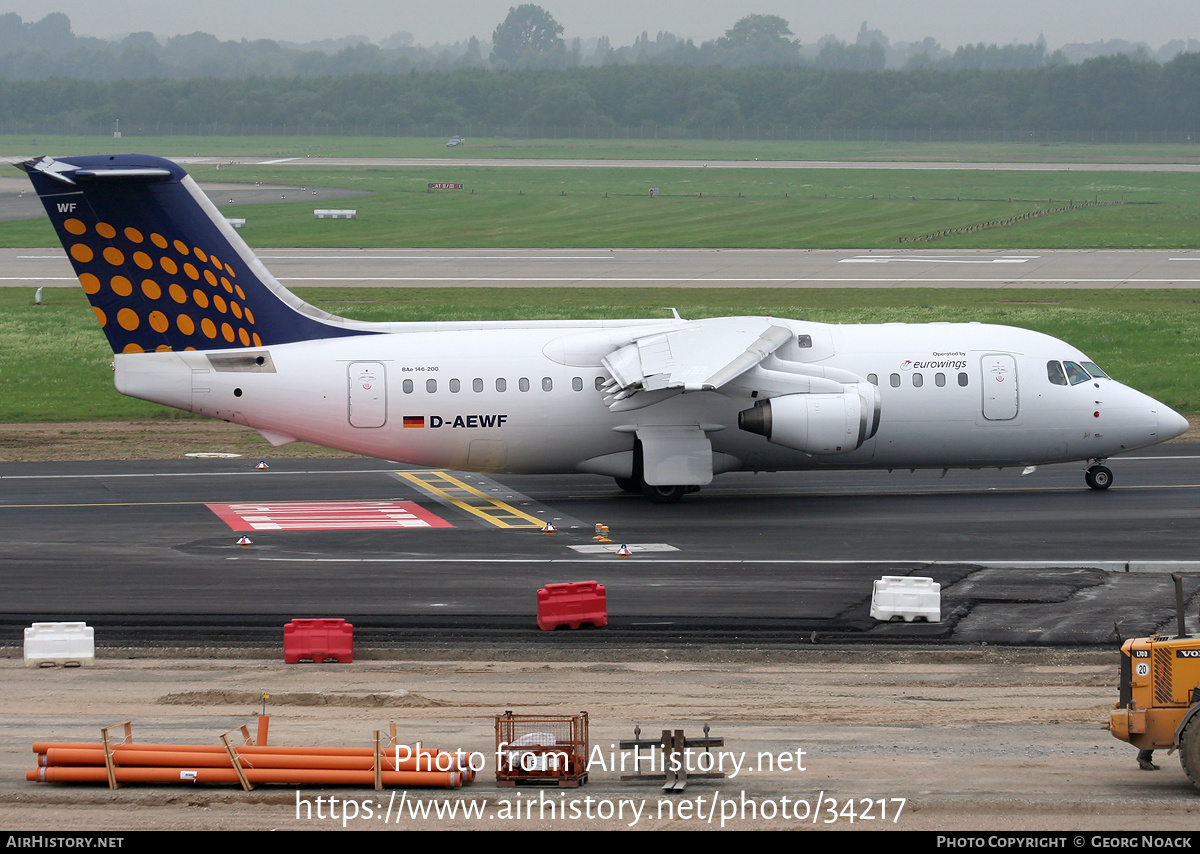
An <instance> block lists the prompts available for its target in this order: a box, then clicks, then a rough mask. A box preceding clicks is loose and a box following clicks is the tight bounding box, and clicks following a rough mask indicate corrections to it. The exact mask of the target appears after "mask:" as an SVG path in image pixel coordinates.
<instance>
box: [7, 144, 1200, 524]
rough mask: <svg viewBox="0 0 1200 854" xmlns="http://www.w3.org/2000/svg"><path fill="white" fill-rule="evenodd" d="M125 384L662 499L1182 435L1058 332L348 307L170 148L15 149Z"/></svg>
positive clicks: (434, 459) (136, 393)
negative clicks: (408, 317)
mask: <svg viewBox="0 0 1200 854" xmlns="http://www.w3.org/2000/svg"><path fill="white" fill-rule="evenodd" d="M21 165H22V167H23V168H24V169H25V170H26V172H27V173H28V174H29V177H30V179H31V180H32V181H33V185H34V187H35V188H36V190H37V192H38V195H39V196H40V197H41V198H42V201H43V203H44V204H45V207H46V210H47V212H48V213H49V214H50V219H51V221H52V222H53V223H54V227H55V229H56V230H57V232H58V235H59V237H60V238H61V239H62V242H63V246H64V248H65V249H66V251H67V254H68V256H69V257H70V258H71V262H72V264H73V265H74V267H75V271H76V273H77V274H78V276H79V280H80V283H81V284H82V285H83V289H84V291H85V292H86V293H87V295H88V298H89V299H90V300H91V303H92V306H93V309H94V311H95V312H96V316H97V318H98V319H99V321H100V325H101V326H102V327H103V329H104V332H105V334H106V335H107V336H108V339H109V342H110V343H111V345H112V348H113V351H114V353H115V354H116V356H115V359H114V361H115V365H116V386H117V390H118V391H120V392H121V393H122V394H127V395H130V396H132V397H138V398H142V399H143V400H150V401H154V402H157V403H162V404H166V405H167V406H174V407H177V408H179V409H184V410H188V411H191V412H197V413H201V414H203V415H209V416H212V417H214V418H221V419H224V420H226V421H232V422H234V423H237V424H244V425H246V426H248V427H252V428H254V429H256V430H258V431H259V432H260V433H262V435H263V436H264V437H266V439H267V440H268V441H269V442H271V443H272V444H273V445H283V444H287V443H289V442H294V441H296V440H304V441H308V442H315V443H317V444H320V445H326V446H329V447H334V448H340V449H343V450H346V451H352V452H355V453H359V454H364V455H367V456H372V457H380V458H383V459H387V460H394V461H400V462H405V463H412V464H416V465H422V466H434V467H440V468H451V469H461V470H472V471H487V472H526V473H538V472H546V473H551V472H591V473H594V474H598V475H606V476H608V477H612V478H614V479H615V480H616V482H617V484H618V485H619V486H620V487H621V488H622V489H625V490H628V491H641V492H643V493H644V494H645V495H646V496H647V497H648V498H649V499H650V500H651V501H655V502H660V503H666V502H671V501H676V500H678V499H679V498H680V497H681V496H682V495H683V494H684V493H686V492H690V491H693V490H695V489H697V488H699V487H701V486H703V485H705V484H707V483H709V482H710V481H711V480H712V478H713V476H714V475H716V474H720V473H722V472H729V471H778V470H797V469H817V468H886V469H893V468H942V469H945V468H957V467H970V468H981V467H1004V466H1037V465H1040V464H1045V463H1061V462H1069V461H1087V462H1088V463H1090V465H1089V467H1088V468H1087V475H1086V482H1087V485H1088V486H1090V487H1091V488H1093V489H1106V488H1108V486H1109V485H1110V484H1111V483H1112V472H1111V471H1110V470H1109V469H1108V468H1107V467H1105V466H1104V465H1103V463H1104V461H1105V460H1106V458H1107V457H1109V456H1112V455H1114V454H1118V453H1121V452H1123V451H1128V450H1132V449H1134V448H1141V447H1145V446H1147V445H1153V444H1156V443H1158V442H1163V441H1165V440H1167V439H1170V438H1172V437H1174V436H1178V435H1180V434H1181V433H1183V432H1184V431H1185V430H1186V429H1187V426H1188V425H1187V421H1186V420H1185V419H1184V418H1183V417H1182V416H1180V415H1178V414H1177V413H1175V412H1173V411H1172V410H1171V409H1170V408H1168V407H1166V406H1164V405H1163V404H1161V403H1159V402H1158V401H1156V400H1153V399H1151V398H1149V397H1147V396H1146V395H1144V394H1142V393H1140V392H1138V391H1135V390H1134V389H1131V388H1128V387H1126V386H1123V385H1121V384H1120V383H1118V382H1116V381H1114V380H1112V379H1110V378H1109V377H1108V376H1107V375H1106V374H1105V373H1104V372H1103V371H1101V370H1100V368H1098V367H1097V366H1096V365H1095V364H1094V363H1093V362H1091V361H1090V360H1089V359H1088V357H1087V356H1085V355H1084V354H1083V353H1081V352H1079V351H1078V350H1076V349H1075V348H1074V347H1072V346H1070V345H1069V344H1065V343H1063V342H1062V341H1059V340H1057V339H1054V338H1051V337H1049V336H1047V335H1042V334H1040V333H1037V332H1030V331H1028V330H1025V329H1016V328H1012V327H1005V326H988V325H982V324H977V323H965V324H963V323H953V324H952V323H931V324H919V325H918V324H900V323H888V324H880V325H853V326H839V325H828V324H823V323H810V322H807V321H801V320H783V319H779V318H774V317H716V318H709V319H704V320H684V319H682V318H680V317H678V316H675V317H674V318H673V319H669V320H611V321H523V322H487V323H485V322H478V323H476V322H443V321H430V322H425V323H365V322H360V321H355V320H348V319H346V318H341V317H336V316H333V315H331V314H329V313H328V312H325V311H321V310H320V309H317V308H314V307H313V306H310V305H308V304H306V303H304V302H303V301H301V300H300V299H299V298H298V297H296V296H295V295H294V294H292V293H290V292H289V291H287V290H286V289H285V288H284V287H283V286H282V285H280V284H279V282H278V281H277V280H276V279H275V278H274V277H273V276H271V274H270V273H268V272H267V270H266V268H265V267H264V266H263V264H262V262H261V261H259V259H258V258H257V257H255V255H254V253H253V252H252V251H251V250H250V248H249V247H247V246H246V244H245V243H244V242H243V241H242V239H241V238H240V237H239V236H238V234H237V233H236V232H235V231H234V230H233V228H231V227H230V226H229V224H228V223H227V222H226V221H225V218H224V217H223V216H222V215H221V214H220V212H219V211H218V210H217V209H216V208H215V207H214V206H213V204H212V203H211V202H210V201H209V200H208V198H207V197H206V196H205V195H204V193H203V192H202V191H201V190H200V189H199V187H198V186H197V185H196V184H195V182H194V181H193V180H192V179H191V178H190V177H188V175H187V173H186V172H184V170H183V169H181V168H180V167H179V166H178V165H176V164H175V163H172V162H170V161H168V160H163V159H160V158H157V157H150V156H143V155H119V156H107V155H101V156H93V157H67V158H50V157H44V158H41V159H39V160H33V161H29V162H27V163H24V164H21Z"/></svg>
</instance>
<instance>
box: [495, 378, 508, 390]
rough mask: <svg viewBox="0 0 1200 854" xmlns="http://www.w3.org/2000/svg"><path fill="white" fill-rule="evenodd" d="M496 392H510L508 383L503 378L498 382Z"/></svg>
mask: <svg viewBox="0 0 1200 854" xmlns="http://www.w3.org/2000/svg"><path fill="white" fill-rule="evenodd" d="M496 391H508V382H507V381H506V380H504V379H503V378H501V379H497V380H496Z"/></svg>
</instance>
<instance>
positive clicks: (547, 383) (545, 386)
mask: <svg viewBox="0 0 1200 854" xmlns="http://www.w3.org/2000/svg"><path fill="white" fill-rule="evenodd" d="M542 391H554V380H552V379H550V377H542Z"/></svg>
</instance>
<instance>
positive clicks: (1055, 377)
mask: <svg viewBox="0 0 1200 854" xmlns="http://www.w3.org/2000/svg"><path fill="white" fill-rule="evenodd" d="M1046 376H1047V378H1049V380H1050V382H1052V383H1054V384H1055V385H1066V384H1067V375H1066V374H1065V373H1063V366H1062V365H1061V364H1059V363H1058V362H1047V363H1046Z"/></svg>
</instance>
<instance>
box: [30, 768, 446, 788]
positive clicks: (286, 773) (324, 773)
mask: <svg viewBox="0 0 1200 854" xmlns="http://www.w3.org/2000/svg"><path fill="white" fill-rule="evenodd" d="M114 773H115V775H116V780H117V782H118V783H214V784H215V783H226V784H230V783H232V784H235V785H236V784H237V783H238V782H239V780H238V777H237V772H236V771H235V770H234V769H232V768H117V769H115V772H114ZM243 773H244V774H245V775H246V779H247V780H248V781H249V782H251V783H254V784H269V783H280V784H285V785H290V786H295V785H300V786H305V785H328V786H372V785H374V784H375V772H374V771H334V770H327V769H320V768H307V769H302V768H292V769H283V768H247V769H245V770H244V771H243ZM25 779H26V780H28V781H30V782H33V783H39V782H41V783H107V782H108V771H107V769H105V768H103V767H99V768H93V767H89V768H62V767H52V768H35V769H34V770H32V771H26V772H25ZM382 780H383V783H384V784H385V785H388V786H405V787H409V786H420V787H431V788H444V789H456V788H458V787H459V786H461V785H462V778H461V776H460V775H459V774H458V773H456V772H454V771H447V772H444V773H443V772H439V771H384V772H383V773H382Z"/></svg>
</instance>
